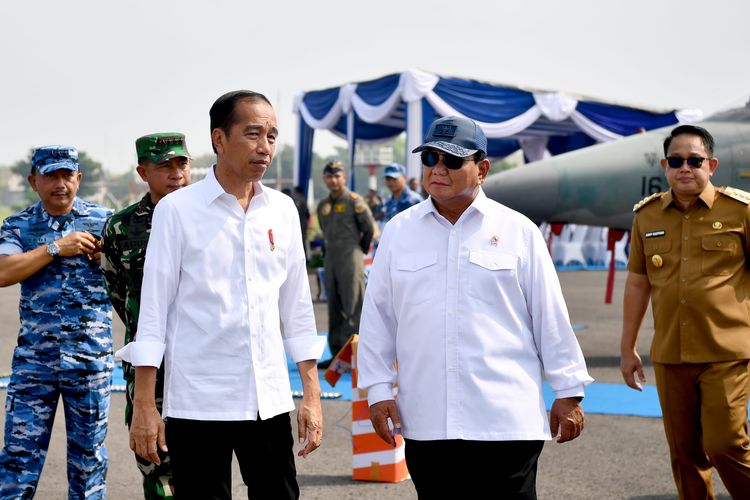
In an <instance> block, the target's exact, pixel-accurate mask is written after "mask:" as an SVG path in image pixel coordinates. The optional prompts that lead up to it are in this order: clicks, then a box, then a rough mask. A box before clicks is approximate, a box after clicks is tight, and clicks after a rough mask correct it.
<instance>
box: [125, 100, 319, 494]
mask: <svg viewBox="0 0 750 500" xmlns="http://www.w3.org/2000/svg"><path fill="white" fill-rule="evenodd" d="M210 117H211V140H212V144H213V148H214V152H216V155H217V160H216V165H214V166H213V167H212V168H211V169H210V170H209V173H208V175H207V176H206V178H205V179H204V180H203V181H201V182H198V183H195V184H193V185H191V186H188V187H186V188H183V189H182V190H179V191H176V192H174V193H172V194H170V195H168V196H166V197H164V198H163V199H162V200H161V201H160V202H159V204H158V205H157V206H156V208H155V210H154V216H153V224H152V231H151V237H150V239H149V243H148V250H147V252H146V262H145V266H144V276H143V289H142V294H141V309H140V315H139V320H138V337H137V339H136V341H135V342H131V343H130V344H128V345H127V346H125V347H124V348H123V349H121V350H120V351H118V354H119V355H120V356H121V357H122V359H123V360H125V361H127V362H129V363H132V364H133V365H134V366H135V367H136V387H135V398H134V413H133V421H132V425H131V432H130V447H131V448H132V449H133V451H135V452H136V453H137V454H138V455H140V456H141V457H144V458H146V459H148V460H151V461H152V462H154V463H157V464H158V463H159V456H158V453H157V447H159V448H160V449H161V450H162V451H167V445H168V446H169V452H170V456H171V461H172V470H173V475H174V483H175V488H174V489H175V494H176V495H177V498H180V497H183V496H184V497H185V498H201V499H203V498H231V462H232V454H233V453H234V454H236V456H237V459H238V462H239V465H240V470H241V472H242V477H243V480H244V482H245V484H247V485H248V487H249V494H250V495H251V496H252V497H258V498H298V497H299V487H298V485H297V481H296V469H295V465H294V453H293V449H292V446H293V439H292V436H291V421H290V417H289V412H290V411H291V410H293V409H294V402H293V400H292V394H291V390H290V385H289V376H288V372H287V365H286V358H285V354H284V351H285V350H286V352H287V353H289V355H290V356H291V357H292V359H293V360H294V361H295V362H296V363H297V367H298V368H299V371H300V375H301V377H302V383H303V389H304V397H303V399H302V403H301V404H300V408H299V412H298V414H297V424H298V428H299V431H298V435H299V441H300V443H304V442H305V441H306V444H305V446H304V448H303V449H302V450H300V451H299V453H298V455H300V456H303V457H307V455H308V454H309V453H310V452H312V451H313V450H315V449H316V448H317V447H318V446H320V442H321V438H322V428H323V419H322V413H321V407H320V386H319V383H318V376H317V369H316V365H315V360H316V359H317V358H319V357H320V355H321V354H322V352H323V348H324V346H325V339H324V338H323V337H318V335H317V331H316V328H315V319H314V316H313V308H312V300H311V297H310V289H309V284H308V280H307V270H306V266H305V254H304V251H303V248H302V239H301V231H300V226H299V217H298V214H297V210H296V208H295V206H294V202H293V201H292V199H291V198H289V197H288V196H285V195H284V194H282V193H280V192H278V191H275V190H273V189H270V188H268V187H266V186H263V185H262V184H261V183H260V179H261V178H262V176H263V174H264V173H265V171H266V170H267V169H268V166H269V165H270V164H271V160H272V159H273V155H274V152H275V149H276V136H277V133H278V131H277V129H276V115H275V113H274V111H273V108H272V107H271V104H270V103H269V101H268V99H266V97H264V96H263V95H262V94H258V93H256V92H250V91H246V90H240V91H235V92H230V93H228V94H225V95H223V96H221V97H220V98H219V99H217V101H216V102H215V103H214V105H213V106H212V107H211V111H210ZM280 321H281V322H283V324H284V335H283V336H282V334H281V332H280V327H279V322H280ZM162 356H163V357H164V367H165V382H164V401H163V413H162V415H159V412H158V411H157V410H156V406H155V402H154V383H155V375H156V368H157V367H158V366H159V364H160V363H161V360H162ZM162 417H163V418H164V419H165V421H166V428H165V423H164V421H163V420H162Z"/></svg>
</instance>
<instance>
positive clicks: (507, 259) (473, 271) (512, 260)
mask: <svg viewBox="0 0 750 500" xmlns="http://www.w3.org/2000/svg"><path fill="white" fill-rule="evenodd" d="M517 264H518V257H517V256H515V255H511V254H505V253H499V252H487V251H483V250H471V251H470V252H469V268H468V270H467V287H466V290H467V293H468V294H469V295H471V296H472V297H474V298H477V299H479V300H481V301H483V302H487V303H496V302H497V298H498V297H499V296H500V295H501V294H503V293H507V291H508V290H509V289H511V288H512V289H515V288H517V286H516V282H517V281H518V280H517V277H516V266H517ZM503 289H505V291H504V290H503Z"/></svg>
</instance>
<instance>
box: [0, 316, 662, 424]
mask: <svg viewBox="0 0 750 500" xmlns="http://www.w3.org/2000/svg"><path fill="white" fill-rule="evenodd" d="M576 326H578V329H582V328H585V327H586V325H576ZM330 357H331V352H330V350H329V349H328V345H326V348H325V351H324V352H323V356H322V359H329V358H330ZM287 368H288V369H289V380H290V384H291V389H292V391H293V392H294V395H295V397H301V395H302V381H301V380H300V376H299V372H298V371H297V365H295V364H294V362H293V361H292V360H291V358H289V357H288V356H287ZM323 373H324V372H323V370H318V378H319V379H320V389H321V391H322V393H323V398H325V399H340V400H343V401H351V399H352V376H351V373H349V372H347V373H345V374H344V375H342V376H341V378H340V379H339V381H338V382H337V383H336V386H335V387H332V386H331V385H330V384H329V383H328V382H327V381H326V380H325V379H324V378H323ZM8 382H9V377H8V376H7V375H6V376H5V377H2V376H0V388H5V387H7V386H8ZM112 390H113V391H124V390H125V379H123V376H122V367H121V366H120V363H116V364H115V371H114V375H113V378H112ZM543 390H544V402H545V404H546V405H547V409H549V408H550V407H551V405H552V402H553V401H554V399H555V395H554V392H552V390H551V389H550V388H549V385H547V383H545V384H544V387H543ZM583 409H584V411H586V412H587V413H597V414H603V415H626V416H636V417H654V418H661V407H660V406H659V398H658V396H657V393H656V387H655V386H653V385H646V386H644V387H643V392H638V391H634V390H633V389H630V388H629V387H627V386H626V385H625V384H624V383H622V384H619V383H618V384H605V383H598V382H594V383H593V384H591V385H589V386H588V387H587V388H586V399H584V401H583Z"/></svg>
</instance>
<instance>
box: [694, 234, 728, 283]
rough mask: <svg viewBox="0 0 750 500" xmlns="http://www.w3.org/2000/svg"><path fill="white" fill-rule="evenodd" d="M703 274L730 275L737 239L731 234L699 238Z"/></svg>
mask: <svg viewBox="0 0 750 500" xmlns="http://www.w3.org/2000/svg"><path fill="white" fill-rule="evenodd" d="M701 249H702V252H701V270H702V271H703V274H708V275H714V276H717V275H718V276H726V275H729V274H731V273H732V269H733V268H734V266H735V262H734V260H735V259H734V258H733V257H734V256H735V255H737V238H736V237H735V236H733V235H731V234H709V235H706V236H703V237H702V238H701Z"/></svg>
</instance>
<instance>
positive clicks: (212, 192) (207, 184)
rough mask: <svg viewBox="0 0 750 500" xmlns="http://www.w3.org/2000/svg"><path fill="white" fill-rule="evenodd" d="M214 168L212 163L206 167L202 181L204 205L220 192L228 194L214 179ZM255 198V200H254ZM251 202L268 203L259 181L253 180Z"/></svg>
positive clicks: (208, 203) (211, 201)
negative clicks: (209, 166) (206, 171)
mask: <svg viewBox="0 0 750 500" xmlns="http://www.w3.org/2000/svg"><path fill="white" fill-rule="evenodd" d="M215 169H216V164H215V163H214V164H213V165H211V168H209V169H208V173H207V174H206V177H205V178H204V179H203V182H202V188H203V200H204V201H205V203H206V205H210V204H211V203H213V202H214V201H215V200H216V199H217V198H218V197H219V196H221V195H222V194H229V193H227V192H226V191H224V188H223V187H221V184H219V181H218V180H216V173H215V172H214V171H215ZM230 196H231V195H230ZM256 199H257V201H255V200H256ZM252 203H263V204H264V205H268V194H267V193H266V190H265V188H264V187H263V184H262V183H260V182H253V200H252V201H251V204H252Z"/></svg>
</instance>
